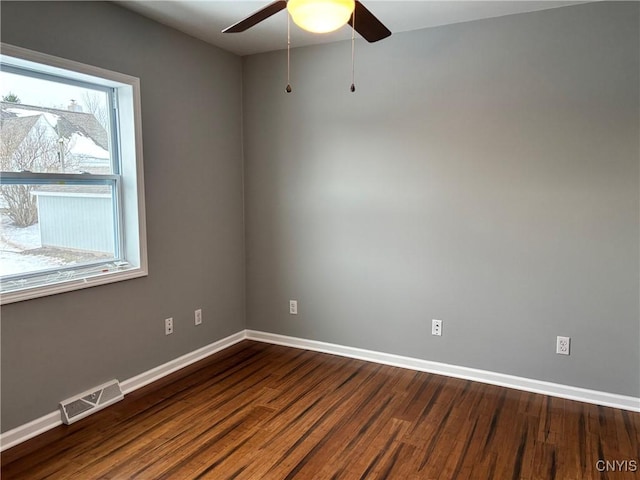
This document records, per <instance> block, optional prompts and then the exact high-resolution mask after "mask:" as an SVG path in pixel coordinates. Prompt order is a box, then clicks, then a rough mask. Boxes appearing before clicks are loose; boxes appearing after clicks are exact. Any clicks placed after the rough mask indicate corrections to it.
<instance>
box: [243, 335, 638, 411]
mask: <svg viewBox="0 0 640 480" xmlns="http://www.w3.org/2000/svg"><path fill="white" fill-rule="evenodd" d="M245 332H246V338H247V339H248V340H255V341H259V342H265V343H272V344H275V345H284V346H287V347H294V348H302V349H305V350H313V351H316V352H323V353H331V354H334V355H340V356H342V357H349V358H356V359H359V360H366V361H369V362H375V363H381V364H384V365H390V366H394V367H401V368H408V369H410V370H418V371H421V372H428V373H434V374H437V375H446V376H448V377H455V378H461V379H464V380H473V381H476V382H481V383H488V384H491V385H498V386H500V387H508V388H514V389H516V390H523V391H526V392H533V393H541V394H543V395H549V396H553V397H560V398H566V399H568V400H577V401H579V402H585V403H593V404H596V405H602V406H606V407H613V408H620V409H623V410H630V411H632V412H640V398H638V397H629V396H625V395H618V394H615V393H607V392H600V391H597V390H589V389H586V388H579V387H572V386H569V385H561V384H558V383H551V382H544V381H542V380H534V379H530V378H524V377H516V376H514V375H506V374H504V373H496V372H490V371H487V370H479V369H475V368H468V367H459V366H456V365H449V364H446V363H439V362H432V361H429V360H421V359H419V358H411V357H403V356H400V355H394V354H390V353H382V352H375V351H372V350H363V349H361V348H354V347H346V346H343V345H336V344H333V343H325V342H319V341H316V340H306V339H303V338H296V337H288V336H285V335H278V334H275V333H266V332H259V331H256V330H245Z"/></svg>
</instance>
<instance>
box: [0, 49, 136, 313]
mask: <svg viewBox="0 0 640 480" xmlns="http://www.w3.org/2000/svg"><path fill="white" fill-rule="evenodd" d="M0 61H1V62H2V63H3V64H7V65H12V66H15V67H21V68H29V69H32V70H36V71H39V72H42V73H45V74H51V75H57V76H62V77H65V78H70V79H73V80H77V81H81V82H89V83H93V84H99V85H103V86H105V87H111V88H114V89H115V93H116V95H115V97H117V115H118V118H117V122H116V123H117V125H118V135H117V138H118V145H116V146H115V148H117V149H118V152H119V156H120V159H119V160H120V163H119V167H120V172H119V176H120V178H119V184H120V188H119V190H120V192H119V195H118V196H119V198H118V199H117V200H116V201H117V202H119V205H118V210H119V215H118V216H119V222H120V225H119V230H120V233H119V236H120V241H121V244H120V250H121V252H120V257H121V258H120V259H118V260H119V261H118V262H115V263H114V262H109V263H111V265H112V266H111V267H110V268H106V269H98V271H97V272H96V269H95V268H93V269H88V268H85V267H78V268H77V269H72V270H68V269H66V270H67V271H71V272H73V274H71V275H68V276H67V278H64V277H65V276H61V277H62V279H60V278H59V279H55V280H53V279H51V275H48V277H49V278H48V279H47V280H45V279H44V277H45V275H44V274H43V275H42V281H40V282H38V281H35V282H33V281H30V282H24V286H23V287H17V288H16V287H15V284H14V286H13V287H12V289H10V290H8V291H6V293H0V304H2V305H4V304H8V303H14V302H20V301H24V300H29V299H33V298H38V297H44V296H48V295H54V294H58V293H63V292H69V291H73V290H79V289H82V288H88V287H94V286H96V285H104V284H108V283H113V282H120V281H123V280H130V279H133V278H138V277H142V276H146V275H147V274H148V270H147V240H146V223H145V205H144V180H143V164H142V121H141V101H140V79H138V78H136V77H132V76H130V75H125V74H122V73H118V72H113V71H110V70H106V69H103V68H100V67H95V66H91V65H86V64H83V63H80V62H75V61H72V60H67V59H64V58H60V57H55V56H52V55H47V54H44V53H40V52H35V51H33V50H28V49H25V48H21V47H16V46H13V45H9V44H6V43H0ZM39 175H42V174H36V173H34V174H30V175H29V174H26V176H25V174H20V173H18V174H15V175H12V176H15V177H16V178H18V177H20V178H23V179H33V180H34V181H37V179H38V176H39ZM66 176H68V177H73V175H66ZM92 177H96V178H97V177H98V176H96V175H92ZM71 180H72V179H70V181H71ZM104 270H106V271H104ZM25 276H27V275H25ZM29 276H32V275H29Z"/></svg>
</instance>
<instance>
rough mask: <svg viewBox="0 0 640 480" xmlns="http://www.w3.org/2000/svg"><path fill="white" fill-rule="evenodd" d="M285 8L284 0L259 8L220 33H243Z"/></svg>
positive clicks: (277, 0)
mask: <svg viewBox="0 0 640 480" xmlns="http://www.w3.org/2000/svg"><path fill="white" fill-rule="evenodd" d="M285 8H287V1H286V0H276V1H275V2H271V3H270V4H269V5H267V6H266V7H264V8H261V9H260V10H258V11H257V12H254V13H252V14H251V15H249V16H248V17H247V18H245V19H244V20H240V21H239V22H238V23H234V24H233V25H231V26H230V27H227V28H225V29H224V30H222V33H237V32H244V31H245V30H247V29H249V28H251V27H253V26H254V25H256V24H258V23H260V22H261V21H263V20H266V19H267V18H269V17H270V16H271V15H273V14H274V13H278V12H279V11H280V10H283V9H285Z"/></svg>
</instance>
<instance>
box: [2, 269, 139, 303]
mask: <svg viewBox="0 0 640 480" xmlns="http://www.w3.org/2000/svg"><path fill="white" fill-rule="evenodd" d="M147 275H148V272H147V271H146V269H143V268H141V267H127V268H124V269H123V268H120V269H118V270H117V271H112V272H105V273H98V274H95V275H93V276H85V277H82V278H76V279H72V280H61V281H58V282H55V283H53V282H52V283H48V284H46V285H40V286H35V287H34V286H30V287H26V288H21V289H15V290H11V291H8V292H6V293H2V294H0V305H6V304H9V303H16V302H22V301H25V300H31V299H34V298H40V297H46V296H49V295H56V294H58V293H65V292H72V291H74V290H80V289H83V288H90V287H95V286H97V285H105V284H108V283H115V282H122V281H124V280H131V279H133V278H139V277H144V276H147Z"/></svg>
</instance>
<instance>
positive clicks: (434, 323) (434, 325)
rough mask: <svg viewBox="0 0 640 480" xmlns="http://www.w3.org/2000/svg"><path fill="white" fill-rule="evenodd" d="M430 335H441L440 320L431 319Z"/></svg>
mask: <svg viewBox="0 0 640 480" xmlns="http://www.w3.org/2000/svg"><path fill="white" fill-rule="evenodd" d="M431 335H437V336H438V337H440V336H442V320H435V319H434V320H431Z"/></svg>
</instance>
